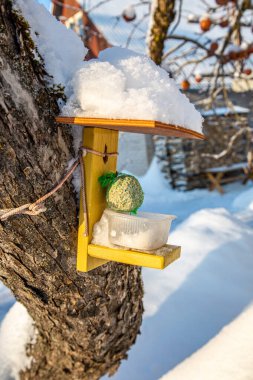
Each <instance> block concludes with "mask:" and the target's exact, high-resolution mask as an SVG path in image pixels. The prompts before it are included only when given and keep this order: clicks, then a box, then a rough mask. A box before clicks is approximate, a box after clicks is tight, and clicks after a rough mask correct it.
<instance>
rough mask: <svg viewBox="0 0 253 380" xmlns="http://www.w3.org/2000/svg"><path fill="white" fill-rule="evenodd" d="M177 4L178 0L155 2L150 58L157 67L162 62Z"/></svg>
mask: <svg viewBox="0 0 253 380" xmlns="http://www.w3.org/2000/svg"><path fill="white" fill-rule="evenodd" d="M175 2H176V0H153V11H152V20H151V28H150V35H149V56H150V58H151V59H152V60H153V61H154V62H155V63H156V64H157V65H160V64H161V62H162V56H163V49H164V43H165V39H166V36H167V32H168V29H169V27H170V25H171V23H172V22H173V20H174V18H175V11H174V8H175Z"/></svg>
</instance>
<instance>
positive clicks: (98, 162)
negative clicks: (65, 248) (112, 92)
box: [56, 116, 205, 272]
mask: <svg viewBox="0 0 253 380" xmlns="http://www.w3.org/2000/svg"><path fill="white" fill-rule="evenodd" d="M56 121H57V122H58V123H64V124H72V125H77V126H79V127H82V126H83V127H84V128H83V143H84V145H85V146H86V147H87V148H89V149H90V150H95V151H98V152H101V153H107V152H116V151H117V148H118V133H119V131H124V132H133V133H146V134H153V135H162V136H174V137H185V138H195V139H204V138H205V137H204V135H202V134H201V133H198V132H195V131H192V130H190V129H186V128H182V127H180V126H176V125H169V124H165V123H161V122H157V121H152V120H126V119H103V118H86V117H65V116H60V117H57V118H56ZM83 160H84V167H85V187H86V201H87V213H88V215H87V219H88V225H89V236H85V233H84V232H85V220H84V216H83V201H82V197H80V216H79V228H78V243H77V270H78V271H81V272H88V271H90V270H92V269H94V268H97V267H99V266H101V265H103V264H105V263H107V262H108V261H115V262H118V263H124V264H131V265H138V266H143V267H149V268H156V269H164V268H165V267H166V266H168V265H169V264H171V263H172V262H173V261H175V260H177V259H178V258H179V257H180V252H181V247H179V246H174V245H168V244H166V245H165V246H164V247H163V254H162V255H161V254H156V251H152V252H147V251H146V252H142V251H140V250H132V249H129V250H128V249H120V248H119V249H118V248H109V247H103V246H99V245H94V244H91V240H92V230H93V226H94V224H95V223H96V222H98V221H99V220H100V218H101V216H102V214H103V212H104V209H105V207H106V200H105V194H104V191H103V189H102V188H101V187H100V186H99V183H98V178H99V177H100V176H101V175H103V174H104V173H105V172H115V171H116V168H117V157H115V156H105V157H102V156H98V155H94V154H92V153H89V152H88V153H87V154H86V155H85V157H83Z"/></svg>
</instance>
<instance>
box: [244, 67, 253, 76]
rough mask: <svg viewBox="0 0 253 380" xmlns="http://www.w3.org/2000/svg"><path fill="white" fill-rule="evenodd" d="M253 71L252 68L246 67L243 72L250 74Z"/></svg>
mask: <svg viewBox="0 0 253 380" xmlns="http://www.w3.org/2000/svg"><path fill="white" fill-rule="evenodd" d="M251 73H252V70H251V69H250V68H246V69H244V70H243V74H245V75H250V74H251Z"/></svg>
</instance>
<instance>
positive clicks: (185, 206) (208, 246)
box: [0, 161, 253, 380]
mask: <svg viewBox="0 0 253 380" xmlns="http://www.w3.org/2000/svg"><path fill="white" fill-rule="evenodd" d="M140 181H141V183H142V186H143V188H144V191H145V201H144V205H143V207H142V209H143V210H145V211H157V212H164V213H170V214H176V215H177V216H178V218H177V220H176V221H174V222H173V223H174V228H173V231H172V233H171V235H170V237H169V242H170V243H172V244H177V245H181V246H182V257H181V259H180V260H178V261H177V262H175V263H174V264H172V265H171V266H169V267H167V268H166V269H165V270H164V271H157V270H152V269H144V270H143V279H144V287H145V298H144V303H145V315H144V321H143V324H142V327H141V335H140V336H139V337H138V339H137V342H136V344H135V345H134V346H133V348H132V349H131V350H130V352H129V358H128V360H127V361H123V363H122V365H121V367H120V369H119V371H118V373H117V374H116V375H115V376H114V377H113V378H112V379H113V380H125V379H127V380H129V379H131V380H158V379H161V378H162V379H163V380H170V379H173V380H177V379H180V380H181V379H182V380H183V379H187V380H200V379H201V380H202V379H208V380H211V379H217V378H219V379H221V380H228V379H229V380H246V379H247V380H250V379H251V378H252V377H251V376H252V373H253V358H252V356H253V354H252V352H253V336H252V306H251V305H252V301H253V276H252V268H253V250H252V247H253V228H252V227H253V188H252V184H249V185H247V186H242V185H240V184H234V185H230V186H226V187H225V190H226V193H225V195H223V196H221V195H219V194H218V193H216V192H211V193H210V192H208V191H207V190H196V191H192V192H186V193H181V192H177V191H173V190H171V189H170V188H169V187H168V185H167V183H166V182H165V181H164V180H163V178H162V175H161V173H160V171H159V169H158V165H157V163H156V161H153V163H152V165H151V167H150V169H149V171H148V173H147V174H146V175H145V176H144V177H142V178H140ZM0 300H1V304H0V315H1V316H3V314H4V313H5V312H6V311H7V309H8V308H9V306H10V303H11V302H12V298H11V297H10V296H9V297H8V294H7V292H6V290H5V288H4V287H3V286H1V287H0ZM227 325H228V326H227ZM226 326H227V327H226ZM224 327H225V329H224ZM223 329H224V330H223ZM250 331H251V332H250ZM6 343H7V342H3V341H0V345H1V344H6ZM191 355H192V356H191ZM189 357H190V358H189ZM185 359H186V361H185ZM200 363H201V364H200ZM0 366H1V358H0ZM175 367H176V368H175ZM174 368H175V369H174ZM172 369H173V371H172ZM170 371H171V372H170ZM163 376H164V377H163ZM207 376H209V377H207ZM1 380H5V379H1Z"/></svg>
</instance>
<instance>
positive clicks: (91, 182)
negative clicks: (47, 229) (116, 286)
mask: <svg viewBox="0 0 253 380" xmlns="http://www.w3.org/2000/svg"><path fill="white" fill-rule="evenodd" d="M83 145H85V147H87V148H90V149H93V150H96V151H98V152H102V153H103V152H106V151H108V152H117V150H118V131H112V130H109V129H108V130H106V129H102V128H84V129H83ZM83 160H84V166H85V186H86V199H87V211H88V221H89V236H87V237H86V236H84V231H85V222H84V217H83V202H82V197H80V213H79V215H80V217H79V229H78V244H77V270H79V271H81V272H87V271H89V270H91V269H94V268H96V267H98V266H100V265H103V264H105V263H106V262H107V260H103V259H99V258H95V257H91V256H88V254H86V255H84V252H88V245H89V244H90V242H91V239H92V230H93V226H94V224H95V223H96V222H97V221H98V220H99V219H100V218H101V216H102V213H103V210H104V209H105V207H106V204H105V195H104V190H103V189H102V188H101V186H100V185H99V183H98V177H100V176H101V175H102V174H104V173H105V172H108V171H112V172H115V171H116V168H117V157H115V156H111V157H110V156H109V157H107V160H105V159H104V158H103V157H100V156H96V155H94V154H92V153H87V154H86V156H85V157H83Z"/></svg>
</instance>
